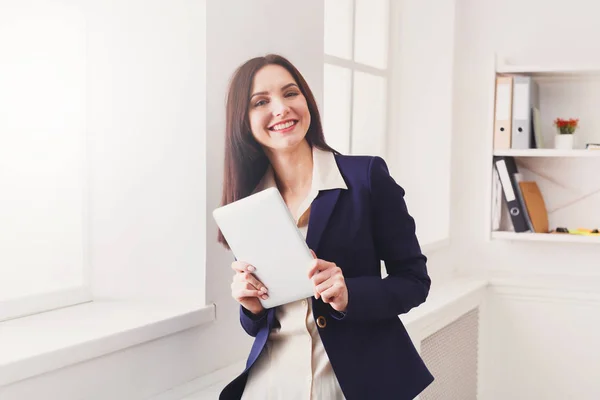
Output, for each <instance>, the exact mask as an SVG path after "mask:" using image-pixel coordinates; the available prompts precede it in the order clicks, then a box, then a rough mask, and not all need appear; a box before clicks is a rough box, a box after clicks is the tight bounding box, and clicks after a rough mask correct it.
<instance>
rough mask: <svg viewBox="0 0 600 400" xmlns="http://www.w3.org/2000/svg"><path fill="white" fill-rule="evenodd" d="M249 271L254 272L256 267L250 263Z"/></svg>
mask: <svg viewBox="0 0 600 400" xmlns="http://www.w3.org/2000/svg"><path fill="white" fill-rule="evenodd" d="M248 271H250V272H254V271H256V268H254V267H253V266H252V265H249V266H248Z"/></svg>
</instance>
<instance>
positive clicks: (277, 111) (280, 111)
mask: <svg viewBox="0 0 600 400" xmlns="http://www.w3.org/2000/svg"><path fill="white" fill-rule="evenodd" d="M272 104H273V115H274V116H276V117H279V116H281V115H285V114H287V113H288V111H289V110H290V108H289V107H288V106H287V105H286V104H285V103H284V102H283V101H281V100H275V101H273V102H272Z"/></svg>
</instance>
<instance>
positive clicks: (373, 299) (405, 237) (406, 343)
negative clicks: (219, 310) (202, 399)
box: [219, 155, 434, 400]
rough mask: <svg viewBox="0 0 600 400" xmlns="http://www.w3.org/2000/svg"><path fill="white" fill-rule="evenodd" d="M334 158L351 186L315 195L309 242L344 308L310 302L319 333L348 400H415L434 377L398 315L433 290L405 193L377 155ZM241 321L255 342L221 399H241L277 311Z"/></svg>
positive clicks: (244, 315)
mask: <svg viewBox="0 0 600 400" xmlns="http://www.w3.org/2000/svg"><path fill="white" fill-rule="evenodd" d="M335 159H336V162H337V165H338V167H339V169H340V172H341V174H342V176H343V177H344V180H345V181H346V185H347V186H348V189H347V190H344V189H334V190H327V191H321V192H320V193H319V195H318V196H317V198H316V199H315V200H314V201H313V203H312V205H311V213H310V219H309V224H308V231H307V236H306V242H307V244H308V246H309V247H310V248H311V249H313V250H314V251H315V253H316V254H317V257H318V258H321V259H323V260H326V261H331V262H335V263H336V264H337V266H338V267H340V268H341V269H342V272H343V274H344V278H345V281H346V286H347V288H348V307H347V310H346V313H345V314H341V313H338V312H336V311H335V310H334V309H333V308H332V307H331V306H330V305H329V304H326V303H323V301H322V300H321V299H319V300H317V299H315V298H314V297H313V298H312V305H313V317H314V318H315V321H316V320H317V318H319V317H323V318H324V319H323V318H320V319H319V321H321V324H317V325H318V326H319V334H320V336H321V340H322V341H323V346H324V348H325V351H326V352H327V355H328V357H329V360H330V362H331V366H332V367H333V371H334V372H335V375H336V377H337V379H338V381H339V384H340V387H341V389H342V391H343V392H344V396H345V397H346V399H348V400H354V399H358V400H363V399H370V400H374V399H398V400H409V399H413V398H414V397H415V396H417V395H418V394H419V393H420V392H422V391H423V389H425V388H426V387H427V386H428V385H429V384H430V383H431V382H433V379H434V378H433V376H432V375H431V373H430V372H429V370H428V369H427V367H426V366H425V364H424V362H423V360H422V359H421V357H420V356H419V354H418V353H417V350H416V349H415V347H414V346H413V344H412V341H411V339H410V337H409V336H408V334H407V332H406V329H405V327H404V325H403V324H402V322H401V321H400V319H399V318H398V315H400V314H403V313H406V312H407V311H409V310H410V309H412V308H413V307H416V306H418V305H419V304H421V303H423V302H424V301H425V299H426V298H427V295H428V293H429V287H430V285H431V280H430V278H429V276H428V274H427V267H426V261H427V259H426V257H425V256H424V255H423V254H422V252H421V248H420V246H419V243H418V241H417V237H416V236H415V222H414V220H413V218H412V217H411V216H410V215H409V213H408V210H407V207H406V203H405V201H404V189H403V188H402V187H400V186H399V185H398V184H397V183H396V182H395V181H394V180H393V178H392V177H391V176H390V174H389V171H388V168H387V165H386V163H385V161H384V160H383V159H382V158H380V157H370V156H344V155H336V156H335ZM380 260H383V261H384V262H385V266H386V269H387V272H388V276H387V277H386V278H385V279H382V278H381V261H380ZM240 322H241V325H242V327H243V328H244V330H245V331H246V332H247V333H248V334H249V335H251V336H253V337H255V340H254V344H253V345H252V349H251V350H250V355H249V357H248V360H247V363H246V369H245V370H244V372H243V373H242V374H241V375H239V376H238V377H237V378H236V379H235V380H233V381H232V382H231V383H229V384H228V385H227V386H226V387H225V388H224V389H223V391H222V392H221V395H220V397H219V399H221V400H230V399H239V398H240V397H241V396H242V393H243V391H244V387H245V384H246V380H247V378H248V371H249V369H250V368H252V365H253V364H254V362H255V361H256V360H257V359H258V356H259V355H260V353H261V352H262V350H263V349H264V348H265V344H266V342H267V339H268V336H269V332H270V331H271V330H272V329H273V328H276V327H278V321H277V319H276V318H275V309H274V308H273V309H268V310H266V313H263V315H262V316H261V317H259V318H257V317H254V318H253V316H252V314H250V313H249V312H248V311H247V310H245V309H243V308H241V307H240ZM323 322H324V323H323ZM324 400H326V399H324Z"/></svg>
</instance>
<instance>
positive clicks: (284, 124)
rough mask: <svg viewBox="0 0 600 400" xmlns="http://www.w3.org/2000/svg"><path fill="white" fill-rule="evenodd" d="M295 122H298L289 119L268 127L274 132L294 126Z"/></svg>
mask: <svg viewBox="0 0 600 400" xmlns="http://www.w3.org/2000/svg"><path fill="white" fill-rule="evenodd" d="M297 123H298V121H296V120H290V121H286V122H282V123H279V124H276V125H273V126H271V127H269V130H270V131H274V132H279V131H285V130H288V129H290V128H292V127H294V126H295V125H296V124H297Z"/></svg>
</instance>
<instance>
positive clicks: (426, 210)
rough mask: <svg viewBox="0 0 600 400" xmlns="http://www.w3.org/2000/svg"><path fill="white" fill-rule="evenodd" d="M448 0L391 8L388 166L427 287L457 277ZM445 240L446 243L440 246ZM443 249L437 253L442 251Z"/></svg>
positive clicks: (412, 0) (410, 1) (412, 1)
mask: <svg viewBox="0 0 600 400" xmlns="http://www.w3.org/2000/svg"><path fill="white" fill-rule="evenodd" d="M454 4H455V1H454V0H426V1H423V0H402V1H392V2H391V6H392V7H391V12H392V13H393V18H394V19H395V22H394V23H392V37H391V43H390V46H391V57H392V66H393V73H392V81H391V88H390V90H391V93H390V101H391V109H390V131H389V137H388V148H387V158H386V159H387V162H388V165H389V167H390V171H391V173H392V176H393V177H394V178H395V179H396V181H397V182H398V184H400V186H402V187H403V188H404V189H405V190H406V202H407V206H408V209H409V212H410V213H411V214H412V215H413V217H414V218H415V221H416V225H417V235H418V237H419V240H420V241H421V243H422V244H423V245H425V247H426V248H427V247H428V245H430V244H433V248H432V249H431V250H430V251H426V255H427V257H428V264H427V265H428V271H429V274H430V276H431V278H432V288H433V290H435V288H436V287H437V286H438V285H441V284H442V283H443V282H444V281H446V280H448V279H449V278H451V277H452V276H453V274H454V272H455V268H454V267H455V259H456V258H455V251H454V246H453V242H454V239H453V232H452V226H451V225H450V210H451V201H452V197H451V191H450V190H451V187H450V168H449V166H450V162H451V140H452V118H453V117H452V112H453V105H452V89H453V66H454V30H455V26H454V9H455V7H454ZM446 240H447V242H445V241H446ZM440 247H441V248H440Z"/></svg>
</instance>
